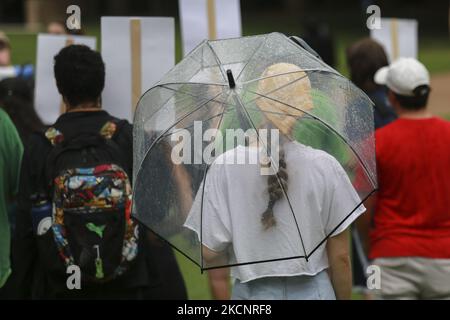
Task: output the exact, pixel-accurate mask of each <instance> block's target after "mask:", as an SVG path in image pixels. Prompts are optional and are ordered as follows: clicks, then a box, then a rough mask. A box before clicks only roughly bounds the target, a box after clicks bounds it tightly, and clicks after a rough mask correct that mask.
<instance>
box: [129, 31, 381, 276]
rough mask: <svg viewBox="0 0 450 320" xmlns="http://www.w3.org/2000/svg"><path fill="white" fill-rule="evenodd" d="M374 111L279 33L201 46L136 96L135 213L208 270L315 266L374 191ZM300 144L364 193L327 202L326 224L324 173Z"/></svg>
mask: <svg viewBox="0 0 450 320" xmlns="http://www.w3.org/2000/svg"><path fill="white" fill-rule="evenodd" d="M372 108H373V105H372V102H371V101H370V99H369V98H368V97H367V96H366V95H365V94H364V93H363V92H362V91H361V90H359V89H358V88H356V87H355V86H354V85H353V84H352V83H351V82H350V81H349V80H348V79H346V78H345V77H343V76H342V75H341V74H339V73H338V72H337V71H336V70H334V69H332V68H331V67H329V66H328V65H326V64H325V63H324V62H322V61H321V60H320V59H318V58H317V57H316V56H314V55H312V54H311V53H309V52H308V51H307V50H305V49H304V48H302V47H301V46H299V45H298V44H297V43H295V42H293V41H291V40H290V39H289V38H288V37H286V36H284V35H282V34H279V33H271V34H267V35H259V36H251V37H243V38H236V39H226V40H216V41H204V42H203V43H201V44H200V45H199V46H198V47H197V48H196V49H194V50H193V51H192V52H191V53H190V54H188V55H187V56H186V57H185V58H184V59H183V60H182V61H181V62H180V63H178V64H177V65H176V66H175V67H174V68H173V69H172V70H171V71H170V72H168V73H167V74H166V75H165V76H164V78H163V79H162V80H161V81H160V82H159V83H158V84H156V85H155V86H154V87H153V88H151V89H150V90H148V91H147V92H146V93H145V94H144V95H143V96H142V97H141V99H140V101H139V103H138V106H137V109H136V114H135V118H134V141H133V142H134V170H133V172H134V177H133V181H134V193H133V214H134V216H135V218H137V219H138V220H139V221H141V222H142V223H143V224H145V225H146V226H147V227H148V228H150V229H151V230H152V231H153V232H154V233H155V234H157V235H158V236H159V237H161V238H162V239H164V240H165V241H167V242H168V243H169V244H170V245H171V246H173V247H174V248H175V249H176V250H178V251H179V252H181V253H182V254H183V255H185V256H186V257H187V258H189V259H190V260H191V261H193V262H194V263H195V264H197V265H198V266H199V267H200V268H201V269H202V270H206V269H211V268H217V267H225V266H239V265H246V264H254V263H264V262H270V261H279V260H287V259H290V260H292V259H299V260H302V261H303V262H302V263H308V261H309V260H310V259H312V258H313V257H314V254H315V252H316V251H317V249H318V248H320V247H321V246H323V245H324V244H325V243H326V240H327V238H328V237H330V236H332V235H333V233H335V232H336V230H338V229H339V228H340V227H341V226H342V225H343V224H345V222H346V220H347V219H348V218H349V217H350V216H352V214H354V213H355V211H356V210H358V208H359V205H360V204H361V203H362V202H363V201H364V200H365V199H366V198H367V197H368V196H370V194H371V193H373V192H374V190H375V189H376V187H377V186H376V167H375V154H374V137H373V131H374V128H373V110H372ZM292 150H294V151H292ZM295 150H299V151H298V153H299V154H300V153H301V152H305V154H314V155H318V156H319V158H320V159H328V160H327V161H329V162H327V163H329V166H331V167H333V166H336V167H339V168H338V169H339V170H341V171H342V172H344V173H345V176H346V177H345V179H347V181H349V184H350V182H351V183H352V184H353V186H354V188H355V189H356V191H357V194H356V192H355V195H356V197H357V198H358V201H356V202H355V204H354V205H353V206H352V207H345V208H339V210H341V211H342V210H344V211H345V212H334V211H333V209H331V210H330V209H329V208H328V209H327V210H329V211H330V213H329V215H330V216H329V217H328V218H326V221H325V222H323V223H324V224H326V225H327V226H326V228H325V227H323V228H322V227H321V226H320V223H319V225H318V224H317V223H313V222H311V221H312V220H314V218H311V217H312V216H314V215H323V214H324V213H323V212H322V211H324V210H325V208H322V207H321V203H322V202H321V201H322V200H321V199H319V198H320V196H317V194H319V195H320V194H321V191H320V190H322V189H323V190H325V189H327V188H328V189H329V186H330V184H331V182H330V181H328V180H327V179H328V177H327V176H326V174H325V175H324V174H323V173H324V172H325V173H326V172H327V171H326V170H328V169H327V168H326V167H324V169H323V170H325V171H321V170H322V169H321V168H320V165H319V164H318V163H319V161H316V160H314V159H315V158H311V159H310V160H307V159H306V158H304V159H303V158H302V159H303V160H298V158H296V157H295V156H294V155H295V154H296V152H297V151H295ZM301 150H303V151H301ZM305 159H306V160H305ZM308 159H309V158H308ZM336 164H337V165H336ZM321 174H322V175H321ZM308 177H309V178H308ZM314 190H316V191H314ZM317 190H319V191H317ZM318 197H319V198H318ZM305 203H308V204H311V203H312V204H314V203H317V206H315V207H314V206H313V207H311V206H310V207H308V208H306V207H305ZM335 211H338V209H336V210H335ZM333 215H336V216H335V218H333ZM316 220H317V219H316ZM321 221H324V219H322V220H321ZM243 246H245V247H246V248H247V250H244V251H245V253H243V252H242V251H243V250H242V247H243ZM205 247H206V248H208V249H209V250H212V251H213V252H217V253H218V254H219V255H220V256H221V258H220V259H207V257H205V256H204V252H205V251H204V249H205Z"/></svg>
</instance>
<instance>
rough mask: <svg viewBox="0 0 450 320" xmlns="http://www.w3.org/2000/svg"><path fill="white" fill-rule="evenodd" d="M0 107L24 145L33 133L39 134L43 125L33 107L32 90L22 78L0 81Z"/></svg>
mask: <svg viewBox="0 0 450 320" xmlns="http://www.w3.org/2000/svg"><path fill="white" fill-rule="evenodd" d="M0 107H1V108H3V109H4V110H5V111H6V113H8V115H9V117H10V118H11V120H12V121H13V123H14V125H15V126H16V128H17V131H18V132H19V135H20V138H21V139H22V142H23V143H24V144H26V143H27V141H28V137H29V136H30V135H31V133H33V132H40V131H42V130H43V129H44V124H43V123H42V121H41V119H40V118H39V116H38V115H37V113H36V110H35V109H34V105H33V89H32V87H31V86H30V84H29V83H28V82H27V81H26V80H24V79H22V78H7V79H3V80H2V81H0Z"/></svg>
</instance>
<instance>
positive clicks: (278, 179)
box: [261, 150, 288, 230]
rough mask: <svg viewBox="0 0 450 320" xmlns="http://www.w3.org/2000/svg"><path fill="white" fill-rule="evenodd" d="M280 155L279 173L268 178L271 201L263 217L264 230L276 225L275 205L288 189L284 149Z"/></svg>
mask: <svg viewBox="0 0 450 320" xmlns="http://www.w3.org/2000/svg"><path fill="white" fill-rule="evenodd" d="M279 156H280V159H279V162H278V173H277V172H275V173H274V174H273V175H270V176H269V177H268V178H267V184H268V192H269V203H268V205H267V209H266V210H265V211H264V212H263V214H262V218H261V222H262V224H263V226H264V230H267V229H270V228H271V227H273V226H275V225H276V220H275V217H274V214H273V207H274V206H275V203H276V202H277V201H278V200H280V199H281V198H282V197H283V194H284V192H286V191H287V186H288V184H287V182H288V174H287V171H286V160H285V155H284V151H282V150H280V154H279ZM283 189H284V191H283Z"/></svg>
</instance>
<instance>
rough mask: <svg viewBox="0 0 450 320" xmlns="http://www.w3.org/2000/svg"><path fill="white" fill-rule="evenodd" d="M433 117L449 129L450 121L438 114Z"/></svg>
mask: <svg viewBox="0 0 450 320" xmlns="http://www.w3.org/2000/svg"><path fill="white" fill-rule="evenodd" d="M433 119H434V121H436V122H437V123H438V124H440V125H441V126H443V127H445V128H447V129H450V121H449V120H446V119H444V118H441V117H438V116H435V117H433Z"/></svg>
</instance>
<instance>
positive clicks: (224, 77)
mask: <svg viewBox="0 0 450 320" xmlns="http://www.w3.org/2000/svg"><path fill="white" fill-rule="evenodd" d="M206 45H207V46H208V48H209V49H210V50H211V52H212V54H213V56H214V59H215V60H216V62H217V66H218V67H219V70H220V72H221V73H222V77H223V80H224V81H227V76H226V75H225V70H223V68H222V62H221V61H220V59H219V57H218V56H217V54H216V52H215V51H214V49H213V48H212V47H211V44H210V43H209V41H207V42H206Z"/></svg>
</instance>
